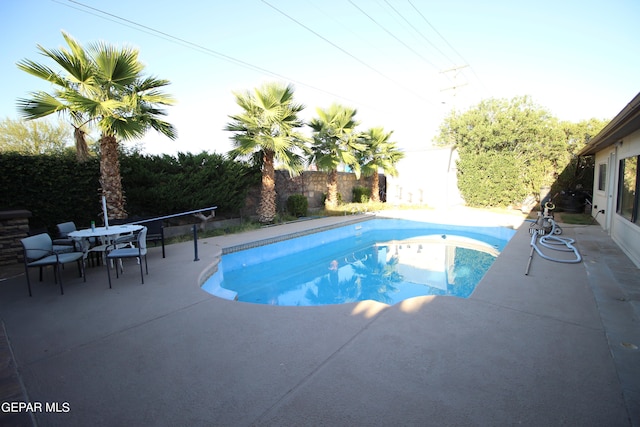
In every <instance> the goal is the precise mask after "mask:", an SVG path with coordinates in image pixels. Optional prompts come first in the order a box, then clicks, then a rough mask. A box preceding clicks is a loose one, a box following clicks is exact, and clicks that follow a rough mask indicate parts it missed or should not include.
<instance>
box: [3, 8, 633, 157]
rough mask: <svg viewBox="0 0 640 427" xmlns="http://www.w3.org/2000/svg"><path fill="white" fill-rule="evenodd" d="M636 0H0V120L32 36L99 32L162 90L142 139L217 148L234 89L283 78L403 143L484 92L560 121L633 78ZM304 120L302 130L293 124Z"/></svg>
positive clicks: (80, 37)
mask: <svg viewBox="0 0 640 427" xmlns="http://www.w3.org/2000/svg"><path fill="white" fill-rule="evenodd" d="M639 19H640V2H639V1H637V0H608V1H604V0H599V1H596V0H579V1H574V0H560V1H558V0H538V1H535V2H523V1H519V2H518V1H512V0H485V1H481V2H480V1H471V0H234V1H222V0H183V1H170V0H153V1H150V0H140V1H135V2H132V1H130V0H111V1H109V2H105V1H94V0H77V1H76V0H73V1H71V0H2V1H1V2H0V22H1V23H2V25H0V35H1V36H2V37H1V39H2V41H3V42H2V44H1V45H0V60H1V62H0V77H1V78H0V94H1V95H0V120H2V119H6V118H9V119H18V118H20V115H19V112H18V110H17V108H16V100H17V99H18V98H24V97H28V96H29V93H30V92H32V91H37V90H44V91H51V87H50V86H49V85H48V84H47V83H46V82H43V81H40V79H38V78H36V77H33V76H31V75H29V74H27V73H25V72H23V71H20V70H19V69H18V68H17V67H16V62H18V61H19V60H21V59H25V58H28V59H31V60H35V61H37V62H42V63H44V64H48V65H53V63H52V61H50V60H47V59H46V58H45V57H43V56H42V55H41V54H40V53H39V51H38V50H37V45H42V46H43V47H45V48H49V49H52V48H60V47H64V46H66V45H65V43H64V39H63V38H62V34H61V32H62V31H65V32H67V33H69V34H70V35H71V36H72V37H73V38H75V39H76V40H77V41H79V42H80V43H81V44H83V45H84V46H88V45H89V44H90V43H93V42H97V41H104V42H107V43H110V44H113V45H116V46H131V47H135V48H136V49H138V50H139V51H140V59H141V61H142V62H143V63H144V64H145V65H146V68H145V73H146V74H148V75H153V76H157V77H159V78H162V79H167V80H169V81H170V82H171V85H170V86H168V87H166V88H165V91H166V92H167V93H169V94H171V95H172V96H173V97H174V98H175V99H176V101H177V103H176V105H175V106H171V107H168V108H167V112H168V116H167V117H166V120H167V121H168V122H170V123H171V124H173V125H174V126H175V127H176V129H177V132H178V138H177V140H175V141H172V140H170V139H168V138H167V137H165V136H162V135H159V134H157V133H156V132H155V131H153V130H151V131H149V132H148V133H147V134H146V135H145V137H144V138H143V139H141V140H139V141H136V142H135V144H137V145H138V146H139V147H141V149H142V151H143V152H145V153H149V154H170V155H175V154H176V153H178V152H191V153H199V152H201V151H208V152H216V153H226V152H227V151H228V150H229V149H231V147H232V145H231V141H230V136H231V134H230V133H229V132H227V131H224V127H225V125H226V124H227V123H228V122H229V120H230V119H229V115H231V114H236V113H239V112H240V109H239V107H238V106H237V104H236V103H235V96H234V92H235V93H238V92H239V93H244V92H247V91H252V90H253V89H255V88H257V87H260V86H261V85H263V84H264V83H267V82H281V83H284V84H292V85H293V86H294V87H295V99H296V101H297V102H299V103H302V104H304V105H305V106H306V108H305V110H304V111H303V112H302V113H301V117H302V118H303V119H305V120H310V119H311V118H312V117H314V116H316V109H317V108H328V107H329V106H330V105H331V104H333V103H339V104H342V105H345V106H349V107H353V108H356V109H357V111H358V112H357V115H356V118H357V119H358V120H359V121H360V129H361V130H363V131H364V130H366V129H368V128H371V127H383V128H384V129H385V130H387V131H393V132H394V133H393V137H392V139H393V140H394V141H396V142H397V143H398V145H399V147H400V148H401V149H403V150H404V151H406V152H407V153H411V152H414V151H422V150H427V149H429V148H430V147H431V145H432V142H433V140H434V138H435V136H436V134H437V132H438V127H439V126H440V124H441V123H442V121H443V119H444V118H445V117H446V116H448V115H449V114H450V113H451V111H452V110H453V109H456V110H459V111H464V110H467V109H469V108H472V107H473V106H475V105H477V104H478V103H479V102H480V101H481V100H483V99H488V98H504V99H512V98H514V97H517V96H525V95H527V96H530V97H531V98H532V100H533V102H535V103H536V104H537V105H539V106H541V107H543V108H545V109H547V110H549V111H550V112H551V113H552V114H553V115H554V116H555V117H557V118H558V119H560V120H568V121H572V122H578V121H581V120H587V119H590V118H598V119H612V118H613V117H614V116H615V115H616V114H617V113H618V112H619V111H621V110H622V109H623V108H624V107H625V106H626V105H627V103H628V102H629V101H631V99H633V97H634V96H635V95H636V94H637V93H638V92H639V91H640V79H639V78H638V75H639V74H638V72H639V70H640V55H639V53H640V52H639V50H640V47H639V46H640V32H639V31H637V29H636V26H637V22H638V20H639ZM307 133H308V130H307Z"/></svg>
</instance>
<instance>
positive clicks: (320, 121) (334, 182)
mask: <svg viewBox="0 0 640 427" xmlns="http://www.w3.org/2000/svg"><path fill="white" fill-rule="evenodd" d="M316 111H317V113H318V117H316V118H314V119H312V120H311V122H310V123H309V126H310V127H311V129H312V130H313V143H312V147H311V156H310V162H311V163H315V164H316V166H317V167H318V169H319V170H323V171H326V172H328V173H329V181H328V183H327V198H326V200H325V207H326V208H327V209H332V208H335V206H336V205H337V204H338V166H340V165H341V164H344V165H347V166H350V167H352V168H353V171H354V172H355V174H356V176H357V177H358V178H359V177H360V165H359V164H358V157H357V152H358V151H360V150H363V149H364V148H365V145H364V144H363V143H362V140H361V139H362V138H361V134H360V133H359V132H357V131H356V126H357V125H358V124H359V123H358V122H356V121H355V119H354V117H355V115H356V112H357V111H356V110H355V109H353V108H348V107H344V106H342V105H339V104H333V105H331V106H330V107H329V108H328V109H326V110H323V109H321V108H318V109H317V110H316Z"/></svg>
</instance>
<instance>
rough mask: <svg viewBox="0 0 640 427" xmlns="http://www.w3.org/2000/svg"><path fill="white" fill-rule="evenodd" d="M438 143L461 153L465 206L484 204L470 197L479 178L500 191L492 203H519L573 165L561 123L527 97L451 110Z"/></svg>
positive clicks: (460, 174) (481, 103)
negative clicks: (570, 162) (451, 146)
mask: <svg viewBox="0 0 640 427" xmlns="http://www.w3.org/2000/svg"><path fill="white" fill-rule="evenodd" d="M437 141H438V142H439V143H440V144H443V145H447V144H451V143H453V144H454V145H455V146H456V148H457V149H458V153H459V156H460V161H459V164H458V182H459V185H460V190H461V192H462V195H463V197H464V198H465V200H466V201H467V203H469V202H470V201H471V200H475V201H474V203H475V204H479V205H486V203H485V202H483V201H481V200H478V198H477V197H476V196H477V195H474V194H471V192H474V191H477V189H478V186H479V185H481V181H479V178H480V176H479V175H478V174H482V173H484V174H485V175H484V177H485V178H486V180H488V181H491V182H492V183H493V184H497V186H498V187H499V188H500V189H501V191H502V194H500V195H496V194H493V195H492V197H494V199H493V200H500V204H510V203H519V202H520V201H521V200H522V199H521V197H522V196H523V194H524V195H528V194H538V192H539V189H540V187H541V186H542V185H550V184H551V183H552V182H553V181H554V180H555V179H556V178H557V176H558V174H559V173H560V172H561V171H562V170H563V169H564V167H565V166H566V164H567V162H568V161H569V154H568V151H567V141H566V138H565V135H564V133H563V132H562V130H561V128H560V125H559V123H558V120H557V119H556V118H555V117H553V116H552V115H551V114H550V113H549V112H548V111H547V110H545V109H544V108H542V107H540V106H538V105H536V104H534V103H533V101H532V100H531V99H530V98H529V97H527V96H524V97H516V98H513V99H512V100H510V101H509V100H505V99H488V100H484V101H482V102H480V104H478V105H477V106H475V107H472V108H471V109H469V110H468V111H467V112H464V113H462V114H458V113H456V112H452V113H451V115H450V116H449V117H447V118H446V119H445V121H444V123H443V124H442V126H441V127H440V134H439V135H438V137H437ZM481 162H488V163H487V166H489V165H490V166H491V168H490V169H491V171H489V170H486V171H485V169H486V168H484V167H483V164H482V163H481ZM514 166H515V167H516V168H515V169H514ZM465 167H467V168H468V169H467V170H465ZM489 172H490V173H489ZM515 173H517V176H514V174H515ZM466 181H468V182H466ZM483 181H484V179H483ZM494 190H495V189H494ZM496 197H497V198H496ZM487 202H488V200H487Z"/></svg>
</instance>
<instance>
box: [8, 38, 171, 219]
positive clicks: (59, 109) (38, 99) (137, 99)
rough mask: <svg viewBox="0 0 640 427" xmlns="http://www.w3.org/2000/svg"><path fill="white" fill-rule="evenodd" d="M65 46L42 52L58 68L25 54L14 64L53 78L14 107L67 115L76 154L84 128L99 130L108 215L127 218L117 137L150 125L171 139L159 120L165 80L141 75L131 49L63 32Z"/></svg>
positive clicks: (82, 147) (29, 113)
mask: <svg viewBox="0 0 640 427" xmlns="http://www.w3.org/2000/svg"><path fill="white" fill-rule="evenodd" d="M62 36H63V37H64V39H65V41H66V42H67V45H68V46H69V49H66V48H61V49H45V48H44V47H42V46H40V45H38V49H39V50H40V52H41V53H42V54H44V56H46V57H48V58H50V59H52V60H53V61H54V62H55V63H56V64H58V65H59V66H60V67H61V68H62V70H61V71H59V72H58V71H56V70H54V69H52V68H49V67H48V66H46V65H41V64H38V63H36V62H34V61H31V60H28V59H24V60H22V61H20V62H18V64H17V65H18V68H20V69H21V70H23V71H26V72H27V73H29V74H32V75H34V76H36V77H40V78H42V79H44V80H46V81H48V82H50V83H52V84H53V85H54V86H55V87H56V89H55V90H54V92H53V93H51V94H50V93H47V92H43V91H40V92H33V93H31V98H26V99H18V108H19V110H20V111H21V112H22V114H23V116H24V117H25V118H26V119H27V120H33V119H38V118H41V117H45V116H48V115H50V114H53V113H59V114H62V115H65V116H66V117H68V118H69V119H70V120H71V122H72V124H73V126H74V129H75V131H74V137H75V140H76V148H77V150H78V153H79V157H83V156H86V155H87V154H88V150H87V146H86V141H85V131H84V129H85V128H91V127H93V126H95V127H97V129H98V130H99V132H100V139H99V144H100V185H101V187H102V195H103V196H105V198H106V200H107V207H108V211H109V218H112V219H113V218H116V219H122V218H126V217H127V212H126V210H125V198H124V194H123V191H122V180H121V176H120V162H119V159H118V139H117V138H120V139H121V140H126V139H134V138H140V137H141V136H143V135H144V134H145V132H146V131H147V130H149V128H153V129H155V130H156V131H158V132H160V133H162V134H164V135H166V136H167V137H169V138H171V139H175V138H176V136H177V135H176V131H175V129H174V128H173V126H172V125H171V124H169V123H167V122H165V121H163V120H160V118H161V117H162V116H165V115H166V113H165V112H164V111H163V110H161V109H159V106H161V105H171V104H173V99H172V98H171V97H170V96H169V95H167V94H165V93H163V92H162V91H161V90H160V89H161V88H162V87H164V86H167V85H168V84H169V81H167V80H161V79H158V78H155V77H145V76H144V75H143V74H142V71H143V70H144V65H143V64H142V63H141V62H140V61H139V60H138V51H137V50H136V49H133V48H117V47H114V46H111V45H108V44H105V43H102V42H99V43H94V44H91V45H90V46H89V47H88V49H85V48H83V47H82V46H81V45H80V44H79V43H78V42H76V41H75V40H74V39H73V38H72V37H71V36H70V35H68V34H66V33H64V32H63V33H62Z"/></svg>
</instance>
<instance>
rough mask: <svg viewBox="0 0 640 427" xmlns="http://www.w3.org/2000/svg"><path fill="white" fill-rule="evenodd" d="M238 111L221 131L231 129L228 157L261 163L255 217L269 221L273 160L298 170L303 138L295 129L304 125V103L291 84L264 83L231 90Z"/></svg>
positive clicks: (272, 203) (271, 215)
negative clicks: (300, 115) (249, 89)
mask: <svg viewBox="0 0 640 427" xmlns="http://www.w3.org/2000/svg"><path fill="white" fill-rule="evenodd" d="M234 95H235V97H236V103H237V104H238V105H239V106H240V107H241V108H242V110H243V111H242V112H241V113H240V114H236V115H231V116H229V117H230V118H231V122H229V123H228V124H227V126H226V127H225V130H228V131H230V132H233V133H234V134H233V136H232V137H231V140H232V142H233V144H234V148H233V149H232V150H231V151H230V152H229V155H230V156H231V157H232V158H234V159H235V158H248V159H253V160H254V162H258V163H261V168H262V184H261V190H260V206H259V207H258V220H259V221H260V222H262V223H270V222H273V220H274V219H275V217H276V186H275V163H276V162H278V163H280V164H281V165H282V167H284V168H285V169H287V170H288V171H290V172H291V173H292V174H296V173H299V172H300V171H302V169H303V166H304V162H303V159H304V157H303V154H304V153H306V151H307V147H306V146H305V142H306V140H305V138H304V136H303V135H301V134H300V133H299V132H297V129H299V128H301V127H302V126H304V123H303V121H302V120H301V119H299V118H298V113H300V112H301V111H302V110H304V108H305V107H304V105H302V104H298V103H296V102H295V101H294V99H293V95H294V88H293V86H292V85H287V86H284V85H282V84H279V83H267V84H265V85H263V86H262V87H260V88H257V89H254V91H253V93H252V92H246V93H234Z"/></svg>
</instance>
